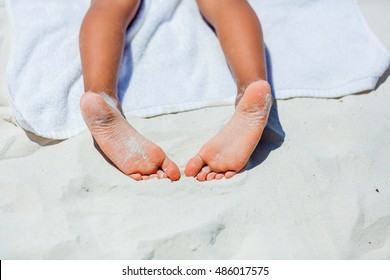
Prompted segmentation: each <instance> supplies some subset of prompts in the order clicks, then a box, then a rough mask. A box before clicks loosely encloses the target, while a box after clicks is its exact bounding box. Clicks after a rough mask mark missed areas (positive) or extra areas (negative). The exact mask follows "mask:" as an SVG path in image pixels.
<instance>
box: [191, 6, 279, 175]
mask: <svg viewBox="0 0 390 280" xmlns="http://www.w3.org/2000/svg"><path fill="white" fill-rule="evenodd" d="M197 2H198V5H199V8H200V11H201V13H202V14H203V16H204V17H205V19H206V20H207V21H208V22H209V23H210V24H211V25H212V26H213V28H214V29H215V31H216V33H217V36H218V38H219V40H220V43H221V46H222V50H223V52H224V54H225V57H226V59H227V61H228V63H229V66H230V68H231V70H232V72H233V75H234V77H235V79H236V83H237V99H236V111H235V113H234V115H233V117H232V118H231V119H230V121H229V122H228V124H227V125H226V126H225V127H224V128H223V129H222V131H221V132H219V134H217V135H216V136H215V137H214V138H212V139H211V140H210V141H209V142H207V143H206V144H205V145H204V146H203V147H202V148H201V149H200V151H199V152H198V154H197V155H196V156H195V157H194V158H192V159H191V160H190V161H189V162H188V164H187V166H186V168H185V173H186V175H187V176H197V179H198V180H200V181H204V180H212V179H221V178H223V177H225V178H230V177H232V176H234V175H235V174H236V173H237V172H239V171H240V170H242V169H243V168H244V167H245V165H246V163H247V162H248V160H249V157H250V156H251V154H252V153H253V151H254V149H255V148H256V145H257V144H258V142H259V140H260V138H261V135H262V133H263V130H264V127H265V125H266V123H267V120H268V115H269V111H270V108H271V105H272V96H271V90H270V86H269V84H268V83H267V82H266V78H267V77H266V67H265V59H264V46H263V38H262V31H261V26H260V22H259V20H258V18H257V16H256V14H255V13H254V11H253V10H252V8H251V7H250V5H249V4H248V3H247V1H246V0H224V1H221V0H197Z"/></svg>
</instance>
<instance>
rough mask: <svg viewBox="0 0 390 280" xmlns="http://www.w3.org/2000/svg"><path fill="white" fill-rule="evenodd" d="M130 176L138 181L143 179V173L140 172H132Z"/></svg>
mask: <svg viewBox="0 0 390 280" xmlns="http://www.w3.org/2000/svg"><path fill="white" fill-rule="evenodd" d="M129 177H130V178H132V179H134V180H136V181H141V180H142V175H141V174H139V173H136V174H131V175H129Z"/></svg>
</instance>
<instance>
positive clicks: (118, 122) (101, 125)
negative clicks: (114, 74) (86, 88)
mask: <svg viewBox="0 0 390 280" xmlns="http://www.w3.org/2000/svg"><path fill="white" fill-rule="evenodd" d="M80 106H81V111H82V113H83V117H84V120H85V122H86V124H87V126H88V128H89V130H90V131H91V133H92V136H93V137H94V139H95V140H96V142H97V143H98V145H99V147H100V149H101V150H102V152H103V153H104V154H105V155H106V156H107V157H108V158H109V159H110V160H111V161H112V162H113V163H114V164H115V165H116V166H117V167H118V168H119V170H121V171H122V172H123V173H124V174H126V175H128V176H130V177H131V178H133V179H135V180H146V179H149V178H169V179H171V180H174V181H175V180H178V179H179V178H180V171H179V168H178V167H177V165H176V164H175V163H174V162H173V161H171V160H170V159H169V158H168V157H167V156H166V154H165V153H164V151H163V150H162V149H161V148H160V147H159V146H157V145H156V144H154V143H152V142H151V141H149V140H148V139H146V138H145V137H144V136H142V135H141V134H139V133H138V131H136V130H135V128H133V127H132V126H131V125H130V124H129V123H128V122H127V121H126V119H125V118H124V117H123V116H122V114H121V112H120V107H119V103H118V102H117V101H116V100H114V99H111V98H110V97H108V96H107V95H105V94H97V93H93V92H86V93H84V95H83V96H82V97H81V102H80Z"/></svg>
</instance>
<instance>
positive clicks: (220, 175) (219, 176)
mask: <svg viewBox="0 0 390 280" xmlns="http://www.w3.org/2000/svg"><path fill="white" fill-rule="evenodd" d="M223 177H225V176H224V175H223V174H222V173H218V174H217V175H215V180H221V179H222V178H223Z"/></svg>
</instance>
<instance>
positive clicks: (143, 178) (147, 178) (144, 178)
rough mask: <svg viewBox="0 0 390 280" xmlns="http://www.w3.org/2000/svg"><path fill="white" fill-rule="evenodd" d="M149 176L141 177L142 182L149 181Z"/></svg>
mask: <svg viewBox="0 0 390 280" xmlns="http://www.w3.org/2000/svg"><path fill="white" fill-rule="evenodd" d="M149 179H150V176H149V175H142V180H144V181H146V180H149Z"/></svg>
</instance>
